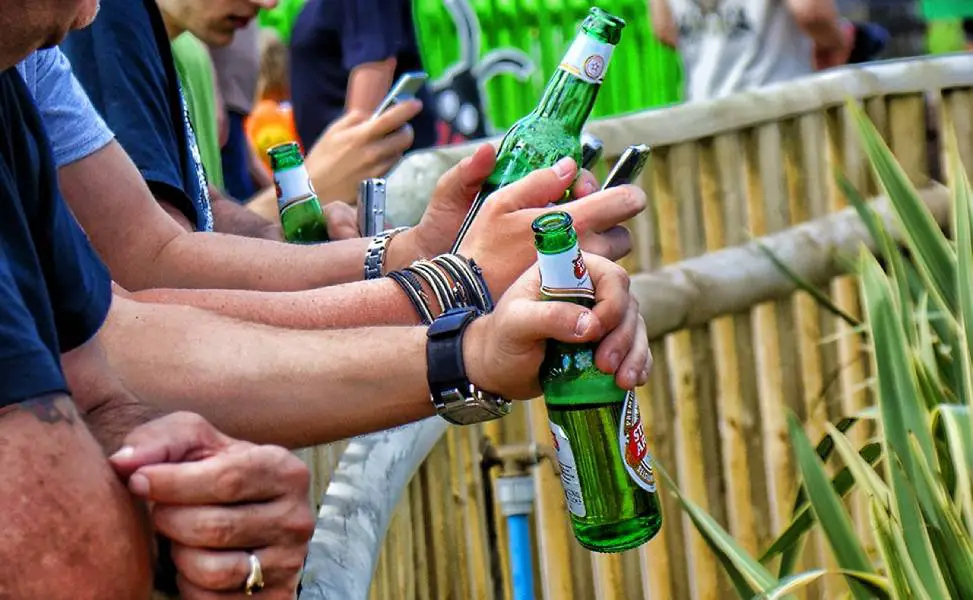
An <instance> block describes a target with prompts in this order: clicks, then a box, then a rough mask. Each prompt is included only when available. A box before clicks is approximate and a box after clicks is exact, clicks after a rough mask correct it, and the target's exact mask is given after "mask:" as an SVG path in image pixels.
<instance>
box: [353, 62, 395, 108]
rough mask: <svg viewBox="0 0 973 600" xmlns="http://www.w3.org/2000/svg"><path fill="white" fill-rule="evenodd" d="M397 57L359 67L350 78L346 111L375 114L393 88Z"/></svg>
mask: <svg viewBox="0 0 973 600" xmlns="http://www.w3.org/2000/svg"><path fill="white" fill-rule="evenodd" d="M395 65H396V60H395V57H392V58H387V59H385V60H382V61H378V62H370V63H364V64H361V65H358V66H357V67H355V68H354V69H352V70H351V75H349V77H348V93H347V96H346V97H345V110H360V111H364V112H369V113H370V112H373V111H374V110H375V109H376V108H378V105H379V103H381V102H382V98H384V97H385V94H387V93H388V91H389V88H390V87H392V79H393V78H394V77H395Z"/></svg>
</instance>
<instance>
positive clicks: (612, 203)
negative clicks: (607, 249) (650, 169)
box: [564, 185, 646, 235]
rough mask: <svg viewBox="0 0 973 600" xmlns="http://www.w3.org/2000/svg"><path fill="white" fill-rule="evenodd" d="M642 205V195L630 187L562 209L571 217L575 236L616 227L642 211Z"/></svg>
mask: <svg viewBox="0 0 973 600" xmlns="http://www.w3.org/2000/svg"><path fill="white" fill-rule="evenodd" d="M645 204H646V199H645V192H643V191H642V190H641V189H639V188H638V187H636V186H634V185H620V186H617V187H613V188H609V189H607V190H604V191H600V192H595V193H594V194H590V195H588V196H585V197H584V198H580V199H578V200H575V201H574V202H570V203H568V204H566V205H565V206H564V210H566V211H568V212H569V213H570V214H571V218H572V219H573V220H574V227H575V229H576V230H577V231H578V235H583V234H584V233H587V232H589V231H593V232H595V233H598V232H602V231H605V230H606V229H609V228H610V227H612V226H615V225H620V224H622V223H624V222H625V221H627V220H629V219H631V218H632V217H634V216H636V215H638V214H639V213H641V212H642V211H643V210H645Z"/></svg>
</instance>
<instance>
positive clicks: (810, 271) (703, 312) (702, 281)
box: [632, 184, 950, 339]
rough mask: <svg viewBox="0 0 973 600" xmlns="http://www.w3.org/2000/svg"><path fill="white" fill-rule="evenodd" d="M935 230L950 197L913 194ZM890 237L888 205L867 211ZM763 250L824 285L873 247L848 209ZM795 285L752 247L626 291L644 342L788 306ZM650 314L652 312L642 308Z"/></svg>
mask: <svg viewBox="0 0 973 600" xmlns="http://www.w3.org/2000/svg"><path fill="white" fill-rule="evenodd" d="M919 195H920V197H921V198H922V200H923V201H924V202H925V204H926V206H927V207H929V208H930V209H931V211H932V214H933V217H934V218H935V219H936V221H937V222H939V223H940V224H941V225H946V224H948V223H949V202H950V201H949V191H948V190H947V189H946V188H944V187H943V186H941V185H935V184H934V185H931V186H929V187H927V188H922V189H920V190H919ZM873 206H874V208H875V209H876V210H877V211H878V213H879V215H880V216H881V217H883V219H884V221H885V223H886V225H887V226H888V227H890V229H891V231H892V233H893V235H894V236H895V237H896V238H898V239H901V236H900V235H898V232H897V227H896V226H895V224H894V222H893V220H892V212H891V208H890V207H888V206H887V203H886V201H884V200H883V201H879V202H875V203H873ZM760 241H761V243H763V244H764V245H765V246H766V247H768V248H769V249H770V250H771V251H772V252H773V253H774V254H775V255H776V256H777V257H778V258H780V259H781V260H782V261H783V262H784V263H785V264H787V265H788V266H789V267H790V268H791V269H792V270H794V271H795V272H797V273H798V274H799V275H801V277H803V278H804V279H806V280H808V281H810V282H811V283H814V284H819V285H820V284H823V283H826V282H828V281H830V280H831V279H832V278H833V277H834V276H836V275H838V274H842V273H844V272H845V271H844V267H843V265H842V264H841V263H840V261H838V260H837V258H836V257H837V256H848V255H854V254H856V253H857V252H858V249H859V248H860V247H861V246H862V245H863V244H864V245H865V246H866V247H868V248H870V249H872V250H874V244H873V243H872V240H871V239H870V238H869V236H868V232H867V231H866V230H865V227H864V225H863V224H862V223H861V221H860V220H859V219H858V215H857V214H856V213H855V212H854V210H853V209H851V208H848V209H845V210H842V211H840V212H838V213H835V214H833V215H828V216H827V217H822V218H820V219H815V220H814V221H811V222H810V223H804V224H802V225H798V226H795V227H793V228H791V229H789V230H787V231H783V232H780V233H777V234H775V235H771V236H767V237H765V238H762V239H761V240H760ZM794 290H795V286H794V284H793V283H792V282H791V280H790V279H788V277H787V276H786V275H784V274H783V273H781V272H780V270H779V269H778V268H777V267H776V266H775V265H774V264H773V262H771V261H770V260H769V259H768V258H767V257H766V255H764V253H763V252H762V251H761V250H760V249H759V248H758V247H757V245H756V244H755V243H750V244H745V245H742V246H737V247H733V248H727V249H725V250H722V251H719V252H713V253H711V254H707V255H705V256H700V257H696V258H691V259H687V260H684V261H681V262H679V263H678V264H670V265H667V266H665V267H662V268H660V269H659V270H657V271H655V272H652V273H640V274H638V275H635V276H633V277H632V291H633V293H634V294H635V297H636V298H638V300H639V303H640V304H641V306H642V317H643V318H644V319H645V325H646V331H647V333H648V335H649V339H658V338H661V337H663V336H665V335H667V334H669V333H672V332H674V331H679V330H681V329H685V328H689V327H696V326H699V325H703V324H705V323H708V322H709V321H710V320H712V319H714V318H717V317H719V316H722V315H725V314H731V313H737V312H741V311H745V310H748V309H749V308H750V307H751V306H754V305H755V304H759V303H760V302H766V301H768V300H772V299H776V298H786V297H788V296H789V295H790V294H791V293H793V292H794ZM650 306H651V307H652V309H651V310H649V309H647V308H646V307H650Z"/></svg>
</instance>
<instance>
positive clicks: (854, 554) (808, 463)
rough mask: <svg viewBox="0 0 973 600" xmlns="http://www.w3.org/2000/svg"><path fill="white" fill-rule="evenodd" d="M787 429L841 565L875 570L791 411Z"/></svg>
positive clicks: (858, 592) (854, 585)
mask: <svg viewBox="0 0 973 600" xmlns="http://www.w3.org/2000/svg"><path fill="white" fill-rule="evenodd" d="M787 429H788V432H789V433H790V439H791V444H793V446H794V457H795V459H796V462H797V465H798V467H799V469H800V471H801V476H802V477H803V482H804V488H805V489H806V490H807V495H808V500H809V501H810V503H811V509H812V510H813V511H814V515H815V517H817V520H818V523H819V524H820V525H821V529H822V530H823V531H824V535H825V538H826V539H827V540H828V544H829V545H830V546H831V550H832V552H833V553H834V555H835V559H836V561H837V563H838V566H840V567H841V568H842V569H845V570H848V571H860V572H863V573H873V571H872V565H871V563H870V562H869V560H868V555H867V554H865V550H864V549H863V548H862V547H861V544H860V543H859V539H858V535H857V534H856V533H855V528H854V526H853V525H852V523H851V518H850V517H849V516H848V513H847V512H846V511H845V507H844V505H843V504H842V502H841V497H840V496H839V495H838V494H836V493H835V492H834V489H832V488H831V486H830V485H829V481H828V475H827V473H826V472H825V470H824V465H823V464H822V463H821V461H820V459H818V457H817V455H816V454H815V453H814V448H813V447H812V446H811V442H810V441H809V440H808V439H807V436H806V435H804V430H803V429H802V428H801V424H800V422H798V420H797V418H796V417H795V416H794V415H793V414H788V415H787ZM848 586H849V587H850V588H851V592H852V594H854V595H855V597H856V598H860V599H862V600H864V599H866V598H869V597H870V596H869V593H868V590H867V589H866V588H865V587H864V586H863V585H862V584H861V583H859V582H858V581H856V580H854V579H849V580H848Z"/></svg>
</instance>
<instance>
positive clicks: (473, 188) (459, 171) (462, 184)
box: [433, 144, 497, 207]
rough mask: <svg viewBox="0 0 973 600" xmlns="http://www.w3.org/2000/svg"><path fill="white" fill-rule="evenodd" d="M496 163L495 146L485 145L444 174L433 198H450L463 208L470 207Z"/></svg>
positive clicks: (437, 184)
mask: <svg viewBox="0 0 973 600" xmlns="http://www.w3.org/2000/svg"><path fill="white" fill-rule="evenodd" d="M496 162H497V161H496V153H495V150H494V149H493V146H491V145H490V144H483V145H482V146H480V147H479V148H477V149H476V150H475V151H474V152H473V154H472V155H471V156H467V157H466V158H464V159H463V160H461V161H459V163H457V164H456V165H454V166H453V167H451V168H450V169H449V170H448V171H446V172H445V173H443V175H442V177H440V178H439V181H438V182H437V183H436V190H435V192H433V197H436V198H448V199H450V200H451V201H454V202H456V203H457V204H459V205H460V206H463V207H468V206H470V205H471V204H472V203H473V199H474V198H476V195H477V193H478V192H479V191H480V188H481V187H482V186H483V183H484V182H485V181H486V178H487V177H489V176H490V173H492V172H493V167H494V165H495V164H496Z"/></svg>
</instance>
